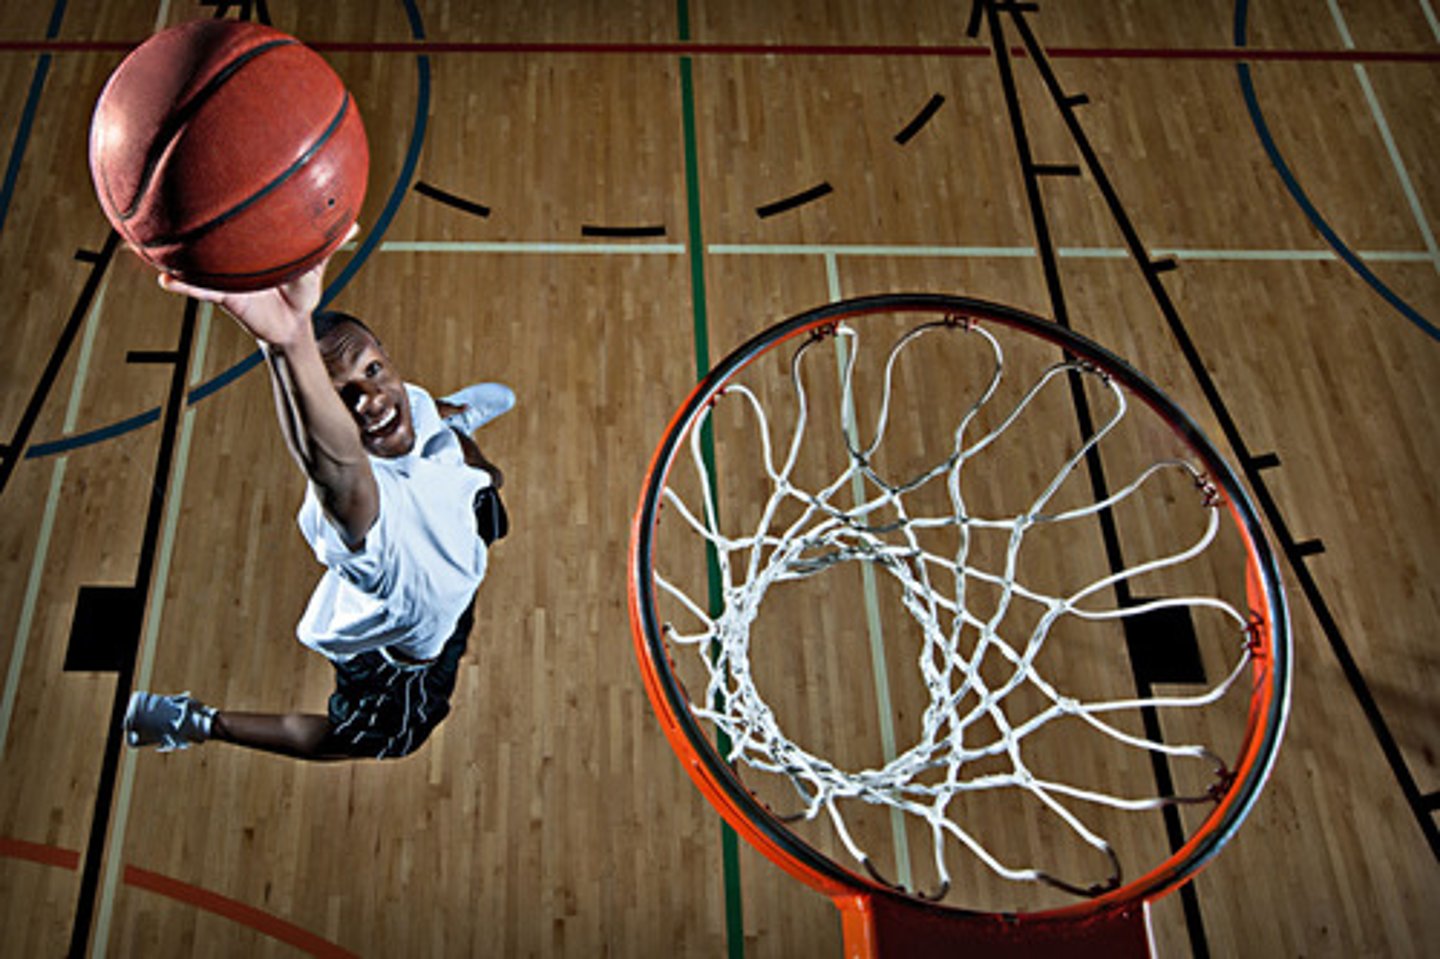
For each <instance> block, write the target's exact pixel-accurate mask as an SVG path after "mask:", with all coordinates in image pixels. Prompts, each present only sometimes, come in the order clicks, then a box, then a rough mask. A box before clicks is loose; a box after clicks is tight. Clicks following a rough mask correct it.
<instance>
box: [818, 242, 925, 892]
mask: <svg viewBox="0 0 1440 959" xmlns="http://www.w3.org/2000/svg"><path fill="white" fill-rule="evenodd" d="M825 285H826V289H827V292H828V293H829V295H830V302H831V303H839V302H840V300H841V299H842V298H843V297H842V293H841V289H840V269H839V263H838V261H837V259H836V257H835V255H834V254H833V253H831V254H826V256H825ZM848 363H849V349H848V347H847V346H846V341H845V338H844V337H841V336H837V337H835V364H836V368H837V369H836V372H837V373H838V374H839V380H838V381H837V382H840V383H843V382H844V380H845V368H846V366H847V365H848ZM840 418H841V423H842V424H843V425H842V429H843V430H844V432H845V435H846V436H848V437H849V441H850V445H851V446H852V447H853V448H855V449H860V430H859V427H858V426H857V425H856V422H855V398H854V396H853V394H850V393H846V394H845V396H844V399H843V406H842V409H841V414H840ZM850 495H851V498H852V499H854V501H855V505H856V506H857V507H858V506H861V505H862V504H864V502H865V481H864V479H863V478H862V477H861V476H860V474H859V473H855V474H854V475H852V476H851V477H850ZM860 582H861V587H862V589H863V592H864V597H865V632H866V635H867V636H868V637H869V639H870V675H871V677H872V678H873V680H874V683H875V709H876V712H877V713H878V714H879V721H880V751H881V754H882V755H883V756H884V759H885V762H886V764H889V763H892V762H894V761H895V757H896V755H898V750H897V749H896V747H895V708H894V704H893V701H892V700H891V698H890V670H889V667H888V666H887V665H886V662H885V628H884V626H883V624H882V623H881V622H880V600H879V597H878V590H877V589H876V586H875V567H874V565H872V564H871V563H861V564H860ZM890 834H891V836H892V841H893V843H894V845H895V882H896V883H897V884H898V885H900V886H902V887H904V888H906V889H914V888H915V885H914V877H913V874H912V872H911V867H910V840H909V833H908V831H907V829H906V825H905V814H904V813H903V812H901V811H900V809H899V807H897V806H891V807H890Z"/></svg>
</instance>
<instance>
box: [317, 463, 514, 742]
mask: <svg viewBox="0 0 1440 959" xmlns="http://www.w3.org/2000/svg"><path fill="white" fill-rule="evenodd" d="M475 521H476V528H477V530H478V531H479V533H480V535H481V538H482V539H484V540H485V542H486V544H487V545H489V544H490V543H493V542H494V541H495V540H497V539H500V538H502V537H503V536H504V535H505V534H506V533H507V532H508V531H509V528H510V521H509V517H508V516H506V514H505V506H504V504H503V503H501V501H500V496H499V494H498V493H497V492H496V491H495V490H493V489H492V488H490V487H486V488H485V489H483V490H481V491H480V495H478V496H476V499H475ZM474 625H475V601H474V599H471V601H470V605H469V606H468V607H466V609H465V612H464V613H463V614H462V615H461V617H460V620H459V622H457V623H456V624H455V631H454V632H453V633H451V634H450V638H449V639H447V640H446V641H445V646H444V647H443V648H442V649H441V650H440V655H438V656H436V657H435V658H434V659H433V660H431V661H430V662H428V663H425V664H421V665H407V664H403V663H397V662H393V661H391V659H389V658H387V657H386V656H385V655H384V654H382V653H381V652H380V651H379V650H370V651H368V652H364V653H361V654H359V655H358V656H355V657H353V658H352V659H349V660H347V661H346V662H343V663H335V664H334V665H335V692H333V693H331V694H330V707H329V710H328V714H329V718H330V732H329V733H328V734H327V735H326V738H325V743H324V750H323V751H324V752H325V753H327V754H329V755H342V756H353V757H356V758H364V757H369V758H373V759H398V758H400V757H401V756H408V755H410V754H411V753H413V752H414V751H415V750H417V749H419V748H420V746H421V745H422V744H423V743H424V742H425V740H427V739H429V738H430V733H432V732H433V731H434V730H435V727H436V726H438V725H440V721H441V720H442V719H444V718H445V717H446V716H448V715H450V697H451V695H452V694H453V693H454V692H455V679H456V676H457V674H458V673H459V669H460V658H461V657H462V656H464V655H465V647H466V643H467V642H468V640H469V638H470V630H471V629H472V628H473V627H474Z"/></svg>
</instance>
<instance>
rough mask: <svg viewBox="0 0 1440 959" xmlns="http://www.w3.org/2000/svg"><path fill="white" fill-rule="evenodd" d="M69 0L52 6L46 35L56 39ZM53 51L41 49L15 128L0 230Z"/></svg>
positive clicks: (1, 188) (0, 201)
mask: <svg viewBox="0 0 1440 959" xmlns="http://www.w3.org/2000/svg"><path fill="white" fill-rule="evenodd" d="M65 2H66V0H56V3H55V6H53V7H51V8H50V22H49V23H48V24H46V26H45V39H46V40H54V39H55V36H56V35H57V34H59V32H60V21H61V20H62V19H64V17H65ZM50 60H51V55H50V54H49V53H41V54H40V59H39V61H38V62H37V63H36V64H35V72H34V73H33V74H32V75H31V77H30V92H29V93H27V94H26V95H25V106H24V108H23V109H22V110H21V113H20V125H19V127H17V128H16V130H15V141H14V143H13V144H11V147H10V159H9V160H8V161H7V162H6V164H5V179H4V182H3V184H0V232H3V231H4V229H5V217H6V215H7V214H8V213H9V212H10V200H11V198H12V197H13V196H14V195H15V184H16V183H17V182H18V181H19V179H20V164H21V162H22V161H23V160H24V158H25V149H26V147H27V146H29V144H30V131H31V130H32V129H33V128H34V126H35V113H36V111H37V110H38V109H39V108H40V94H41V93H42V92H43V91H44V89H45V78H46V77H47V76H48V75H49V74H50Z"/></svg>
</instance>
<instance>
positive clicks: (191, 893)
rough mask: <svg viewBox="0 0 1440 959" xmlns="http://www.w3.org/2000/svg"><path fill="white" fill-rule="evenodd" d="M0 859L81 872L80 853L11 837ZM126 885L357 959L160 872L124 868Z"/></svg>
mask: <svg viewBox="0 0 1440 959" xmlns="http://www.w3.org/2000/svg"><path fill="white" fill-rule="evenodd" d="M0 859H19V860H21V861H24V862H33V863H37V864H39V865H42V866H54V867H56V868H58V869H66V870H69V871H71V872H74V871H75V870H77V869H79V868H80V853H79V851H78V850H75V849H63V848H61V847H59V846H50V845H46V844H45V843H38V842H30V841H29V840H25V839H16V838H14V837H12V836H0ZM124 881H125V885H127V886H133V887H134V888H136V889H143V890H145V891H146V892H152V893H155V894H156V895H160V896H165V897H166V898H167V899H173V900H175V901H176V902H179V903H184V904H185V905H187V906H192V907H194V908H196V909H199V910H201V911H202V912H208V913H211V914H212V915H216V916H220V917H221V918H223V919H228V920H230V921H231V922H233V923H235V924H236V925H237V926H245V927H246V928H248V929H252V930H254V931H255V932H258V933H260V934H262V935H265V936H269V937H270V938H271V939H275V940H278V941H280V942H283V943H285V944H286V945H289V946H294V947H295V948H296V949H299V950H301V951H302V952H307V953H309V954H310V955H312V956H320V957H323V959H350V957H354V956H355V954H354V953H352V952H350V951H349V950H347V949H345V948H344V947H342V946H340V945H339V944H337V943H334V942H331V941H329V940H328V939H324V938H322V937H320V936H318V935H316V934H315V933H313V932H310V931H309V930H308V929H305V928H303V927H301V926H297V925H296V924H295V923H293V922H289V921H287V920H285V919H281V918H280V917H279V916H276V915H274V914H273V913H268V912H265V911H263V910H260V909H256V908H255V907H254V906H251V905H248V904H246V903H243V902H241V901H240V900H238V899H231V898H230V897H229V896H222V895H220V894H219V893H217V892H212V891H210V890H209V889H205V888H203V887H201V886H196V885H194V884H193V883H188V882H183V881H181V880H179V879H175V878H172V877H170V876H166V875H162V874H161V873H158V872H151V871H150V870H148V869H141V868H139V867H138V866H126V867H125V879H124Z"/></svg>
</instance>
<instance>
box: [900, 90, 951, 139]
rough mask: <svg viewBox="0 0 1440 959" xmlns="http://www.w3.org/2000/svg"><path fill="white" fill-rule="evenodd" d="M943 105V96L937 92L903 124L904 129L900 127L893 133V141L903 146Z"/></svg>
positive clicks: (913, 137)
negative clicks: (898, 130) (913, 116)
mask: <svg viewBox="0 0 1440 959" xmlns="http://www.w3.org/2000/svg"><path fill="white" fill-rule="evenodd" d="M944 105H945V98H944V97H943V96H941V95H940V94H938V93H937V94H935V95H934V96H932V97H931V98H930V99H929V101H928V102H927V103H926V104H925V105H924V106H923V107H921V108H920V112H919V113H917V114H915V118H914V119H913V120H911V121H910V122H909V123H907V124H905V128H904V129H902V130H901V131H900V132H899V133H897V134H895V142H896V143H898V144H900V145H901V146H902V147H903V146H904V145H905V144H907V143H909V142H910V141H911V140H913V139H915V134H917V133H919V132H920V131H921V130H923V129H924V128H925V124H927V123H929V122H930V121H931V120H932V119H933V118H934V117H935V114H936V113H938V112H939V111H940V108H941V107H942V106H944Z"/></svg>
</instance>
